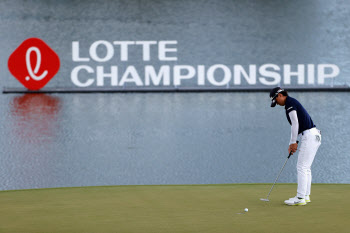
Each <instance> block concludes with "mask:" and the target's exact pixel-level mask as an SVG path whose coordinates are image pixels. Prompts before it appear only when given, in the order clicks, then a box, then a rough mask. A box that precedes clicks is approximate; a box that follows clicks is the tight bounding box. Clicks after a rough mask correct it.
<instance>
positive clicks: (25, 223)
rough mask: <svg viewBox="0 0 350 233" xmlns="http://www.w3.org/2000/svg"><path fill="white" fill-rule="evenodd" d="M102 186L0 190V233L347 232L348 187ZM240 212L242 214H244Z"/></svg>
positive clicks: (349, 226) (349, 218)
mask: <svg viewBox="0 0 350 233" xmlns="http://www.w3.org/2000/svg"><path fill="white" fill-rule="evenodd" d="M270 188H271V184H227V185H226V184H225V185H173V186H172V185H169V186H168V185H160V186H108V187H82V188H58V189H37V190H20V191H2V192H0V232H21V233H22V232H23V233H27V232H36V233H38V232H45V233H51V232H138V233H141V232H142V233H143V232H152V233H156V232H166V233H168V232H169V233H170V232H171V233H172V232H201V233H203V232H210V233H216V232H225V233H226V232H259V233H260V232H269V233H272V232H276V233H288V232H293V233H295V232H317V233H320V232H327V233H329V232H335V233H342V232H350V210H349V209H350V185H349V184H313V186H312V195H311V203H309V204H307V205H306V206H286V205H284V204H283V201H284V200H285V199H288V198H290V197H292V196H294V195H295V193H296V184H277V185H276V186H275V188H274V190H273V191H272V193H271V195H270V198H269V199H270V202H263V201H260V198H266V196H267V193H268V192H269V190H270ZM244 208H248V209H249V211H248V212H247V213H245V214H237V213H244Z"/></svg>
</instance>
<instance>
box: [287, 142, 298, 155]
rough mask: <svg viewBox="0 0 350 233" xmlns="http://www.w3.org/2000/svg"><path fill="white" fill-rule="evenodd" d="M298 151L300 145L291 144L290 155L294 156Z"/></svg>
mask: <svg viewBox="0 0 350 233" xmlns="http://www.w3.org/2000/svg"><path fill="white" fill-rule="evenodd" d="M297 149H298V143H294V144H290V145H289V148H288V153H291V152H292V154H294V153H295V152H296V151H297Z"/></svg>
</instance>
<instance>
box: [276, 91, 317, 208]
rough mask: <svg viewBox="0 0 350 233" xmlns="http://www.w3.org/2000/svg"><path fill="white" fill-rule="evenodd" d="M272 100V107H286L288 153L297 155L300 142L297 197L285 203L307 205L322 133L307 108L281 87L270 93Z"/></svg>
mask: <svg viewBox="0 0 350 233" xmlns="http://www.w3.org/2000/svg"><path fill="white" fill-rule="evenodd" d="M270 98H271V101H272V102H271V107H275V106H276V104H278V105H280V106H284V108H285V110H286V116H287V120H288V122H289V124H291V136H290V142H289V147H288V153H292V154H293V153H295V152H296V151H297V149H298V143H297V138H298V137H299V141H300V145H299V155H298V163H297V171H298V189H297V195H296V196H295V197H292V198H290V199H288V200H286V201H284V203H285V204H287V205H292V206H294V205H295V206H297V205H306V203H308V202H311V200H310V194H311V165H312V162H313V161H314V158H315V155H316V152H317V150H318V148H319V146H320V145H321V131H319V130H318V129H316V126H315V124H314V122H313V121H312V119H311V117H310V115H309V114H308V113H307V111H306V110H305V108H304V107H303V106H302V105H301V104H300V103H299V101H297V100H296V99H294V98H292V97H290V96H288V93H287V91H285V90H283V89H282V88H280V87H275V88H274V89H272V90H271V92H270Z"/></svg>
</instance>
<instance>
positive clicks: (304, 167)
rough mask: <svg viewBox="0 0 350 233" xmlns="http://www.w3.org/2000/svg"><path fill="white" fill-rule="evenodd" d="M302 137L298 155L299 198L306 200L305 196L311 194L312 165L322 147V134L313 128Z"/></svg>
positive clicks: (300, 135) (301, 135)
mask: <svg viewBox="0 0 350 233" xmlns="http://www.w3.org/2000/svg"><path fill="white" fill-rule="evenodd" d="M299 137H300V141H301V144H300V147H299V148H298V149H299V154H298V163H297V171H298V190H297V196H298V197H301V198H305V195H310V194H311V179H312V176H311V165H312V162H313V161H314V158H315V155H316V152H317V150H318V148H319V147H320V145H321V140H322V137H321V132H320V131H319V130H318V129H316V128H312V129H309V130H305V131H304V132H303V133H302V134H299Z"/></svg>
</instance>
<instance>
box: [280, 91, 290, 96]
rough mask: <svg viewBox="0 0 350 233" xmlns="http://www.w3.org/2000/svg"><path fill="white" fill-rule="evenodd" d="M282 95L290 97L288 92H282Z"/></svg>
mask: <svg viewBox="0 0 350 233" xmlns="http://www.w3.org/2000/svg"><path fill="white" fill-rule="evenodd" d="M280 93H281V94H282V95H284V96H288V92H287V91H281V92H280Z"/></svg>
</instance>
